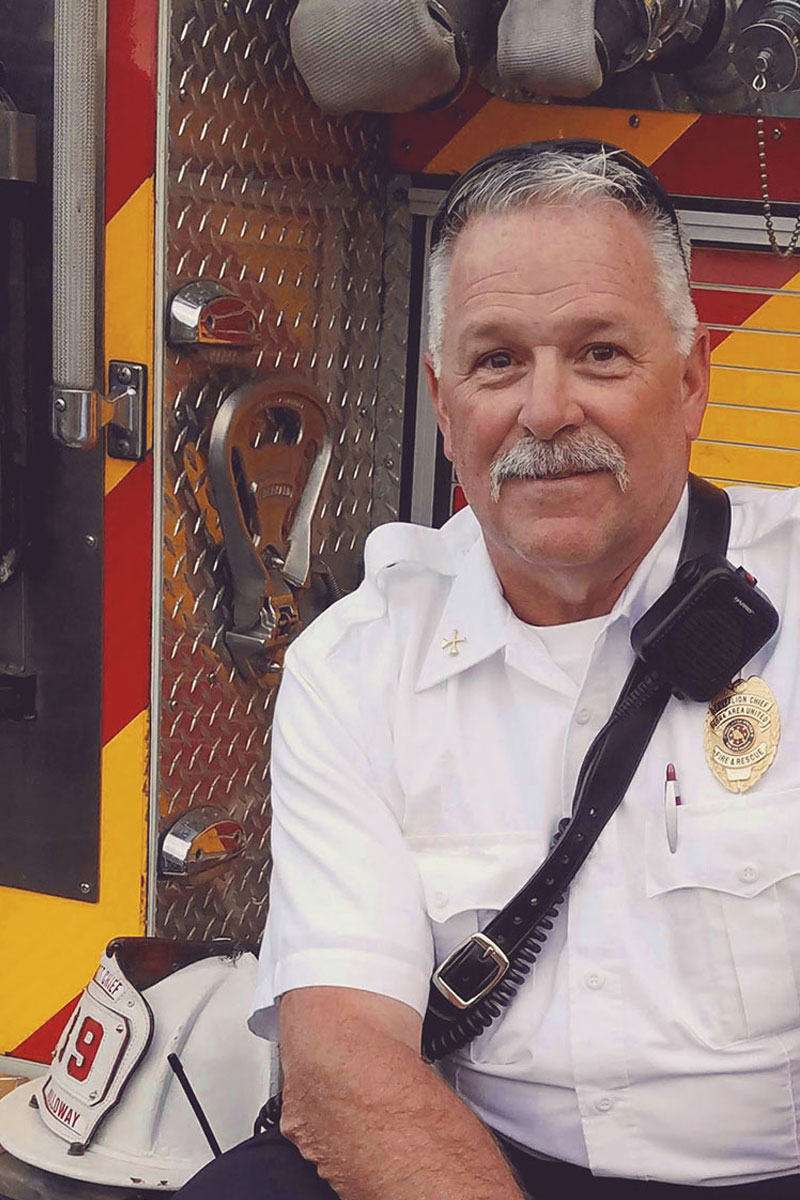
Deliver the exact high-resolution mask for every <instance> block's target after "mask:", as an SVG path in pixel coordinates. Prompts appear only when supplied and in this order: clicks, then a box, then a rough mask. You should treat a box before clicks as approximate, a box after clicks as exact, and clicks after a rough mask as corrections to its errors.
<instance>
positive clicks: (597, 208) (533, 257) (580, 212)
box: [450, 201, 655, 290]
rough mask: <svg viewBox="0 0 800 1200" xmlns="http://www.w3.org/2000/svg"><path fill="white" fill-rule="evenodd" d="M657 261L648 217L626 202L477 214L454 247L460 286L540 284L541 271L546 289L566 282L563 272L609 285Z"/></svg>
mask: <svg viewBox="0 0 800 1200" xmlns="http://www.w3.org/2000/svg"><path fill="white" fill-rule="evenodd" d="M654 267H655V262H654V259H653V255H652V249H651V246H650V243H649V240H648V238H647V235H646V231H645V227H644V224H643V222H642V220H641V218H639V217H637V216H636V215H635V214H632V213H630V212H628V211H627V210H626V209H625V208H623V207H622V206H621V205H620V204H617V203H616V202H614V201H611V202H608V203H598V202H596V203H594V204H592V205H591V206H586V205H579V204H570V205H566V204H564V205H555V204H547V205H544V204H538V203H537V204H532V205H525V206H520V207H516V208H513V209H509V210H506V211H503V212H492V213H480V214H476V215H475V216H474V217H472V218H470V220H469V222H468V223H467V224H466V225H465V226H464V228H463V230H462V231H461V232H460V233H459V236H458V238H457V240H456V242H455V245H454V247H453V254H452V259H451V270H450V275H451V280H452V282H454V283H455V284H456V286H457V287H458V289H459V290H460V289H461V288H463V287H465V286H466V287H467V288H470V287H472V286H475V285H476V284H477V283H478V282H479V281H481V280H482V279H485V282H486V284H487V285H488V286H489V287H491V285H492V283H493V282H497V284H498V286H500V287H502V286H503V284H504V283H506V284H508V283H509V282H510V280H511V278H512V277H517V280H518V282H522V281H523V278H524V277H525V276H527V277H528V278H529V282H531V283H535V281H536V278H537V273H538V272H539V271H541V272H542V286H543V288H545V289H547V288H552V287H554V286H558V283H559V278H560V276H562V275H563V277H564V280H567V279H568V278H569V277H570V276H572V277H574V278H578V279H589V280H593V279H594V280H596V281H597V283H598V285H600V286H601V287H602V282H603V279H604V278H606V279H608V280H612V281H613V279H614V277H616V276H619V275H620V274H621V273H624V274H626V275H627V274H628V273H629V272H630V271H631V270H632V269H635V270H637V271H644V272H645V273H646V274H647V275H648V276H650V275H651V274H652V271H653V269H654ZM587 272H589V273H590V274H589V275H586V274H585V273H587ZM612 286H613V284H612Z"/></svg>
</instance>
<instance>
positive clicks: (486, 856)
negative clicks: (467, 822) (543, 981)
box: [409, 832, 547, 1063]
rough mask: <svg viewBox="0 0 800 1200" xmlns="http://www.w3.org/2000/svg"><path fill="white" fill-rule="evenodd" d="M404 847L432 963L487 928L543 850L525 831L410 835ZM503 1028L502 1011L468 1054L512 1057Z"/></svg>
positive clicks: (540, 840) (537, 839)
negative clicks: (416, 880) (418, 887)
mask: <svg viewBox="0 0 800 1200" xmlns="http://www.w3.org/2000/svg"><path fill="white" fill-rule="evenodd" d="M409 848H410V849H411V850H412V851H413V853H414V855H415V857H416V860H417V864H418V867H419V873H420V877H421V879H422V886H423V891H424V894H425V907H426V909H427V912H428V918H429V920H430V925H431V932H432V935H433V943H434V949H435V955H436V965H437V966H438V965H439V964H440V963H441V962H442V961H443V960H444V959H445V958H446V957H447V955H448V954H449V953H450V952H451V951H452V950H454V949H455V948H456V946H459V945H460V944H461V942H463V941H464V940H465V939H466V938H468V937H469V936H470V935H471V934H473V933H477V932H478V930H481V929H485V928H486V926H487V925H488V923H489V921H491V919H492V918H493V917H495V916H496V915H497V913H498V912H499V911H500V909H502V908H504V907H505V905H506V904H507V903H508V901H509V900H510V899H511V897H512V896H513V895H515V893H516V892H518V891H519V889H520V888H521V887H522V886H523V884H525V883H526V882H527V881H528V879H529V878H530V877H531V875H533V873H534V871H535V870H536V868H537V867H538V866H539V865H540V863H541V862H542V861H543V859H544V858H545V856H546V853H547V843H546V841H545V839H544V838H542V837H541V836H539V835H538V834H532V833H528V832H525V833H516V834H514V833H512V834H507V835H503V836H502V837H496V836H492V835H478V836H469V837H463V836H460V835H459V836H440V837H431V838H412V839H409ZM512 1003H513V1004H515V1005H516V1004H517V1003H518V999H515V1000H514V1001H513V1002H512ZM507 1030H508V1024H507V1015H506V1014H505V1013H504V1014H503V1016H502V1017H500V1018H498V1020H497V1021H495V1022H494V1024H493V1025H492V1026H491V1027H490V1029H489V1030H487V1031H486V1033H484V1034H483V1035H482V1036H481V1037H480V1038H478V1039H477V1040H476V1041H474V1042H473V1043H472V1044H471V1046H470V1049H469V1056H470V1058H471V1059H472V1060H473V1061H479V1062H486V1061H494V1062H497V1063H502V1062H511V1061H514V1060H515V1059H516V1058H517V1057H518V1048H517V1047H516V1044H515V1042H514V1040H513V1039H512V1041H511V1042H509V1041H508V1039H507V1038H506V1037H505V1033H506V1031H507ZM501 1031H502V1032H501Z"/></svg>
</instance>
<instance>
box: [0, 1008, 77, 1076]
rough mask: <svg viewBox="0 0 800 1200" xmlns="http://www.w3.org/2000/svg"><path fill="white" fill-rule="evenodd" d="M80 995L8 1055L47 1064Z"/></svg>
mask: <svg viewBox="0 0 800 1200" xmlns="http://www.w3.org/2000/svg"><path fill="white" fill-rule="evenodd" d="M80 998H81V997H80V994H78V995H77V996H74V997H73V998H72V1000H70V1001H68V1002H67V1003H66V1004H65V1005H64V1007H63V1008H60V1009H59V1010H58V1012H57V1013H53V1015H52V1017H49V1018H48V1019H47V1020H46V1021H45V1023H44V1025H40V1026H39V1028H38V1029H35V1030H34V1031H33V1033H32V1034H30V1035H29V1036H28V1037H26V1038H25V1039H24V1040H23V1041H21V1042H20V1044H19V1045H18V1046H15V1047H14V1048H13V1050H9V1051H8V1053H9V1054H10V1055H12V1057H14V1058H25V1059H27V1060H28V1062H40V1063H49V1062H50V1060H51V1058H52V1057H53V1050H54V1049H55V1047H56V1045H57V1043H58V1039H59V1038H60V1037H61V1034H62V1033H63V1032H64V1027H65V1025H66V1023H67V1021H68V1020H69V1019H70V1017H71V1016H72V1014H73V1013H74V1011H75V1007H76V1005H77V1003H78V1001H79V1000H80Z"/></svg>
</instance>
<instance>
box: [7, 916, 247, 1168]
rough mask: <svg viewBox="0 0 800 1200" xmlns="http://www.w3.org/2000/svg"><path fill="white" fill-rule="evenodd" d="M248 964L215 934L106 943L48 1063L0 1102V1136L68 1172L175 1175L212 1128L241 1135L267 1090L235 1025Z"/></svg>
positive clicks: (18, 1150)
mask: <svg viewBox="0 0 800 1200" xmlns="http://www.w3.org/2000/svg"><path fill="white" fill-rule="evenodd" d="M255 973H256V958H255V954H254V953H253V951H252V950H251V949H243V948H242V947H241V946H240V945H237V944H236V943H233V942H231V941H227V940H224V941H217V942H207V943H187V942H172V941H167V940H166V939H161V938H118V939H116V940H115V941H113V942H111V943H110V945H109V946H108V949H107V950H106V952H105V954H104V955H103V957H102V958H101V960H100V966H99V967H98V969H97V971H96V972H95V974H94V976H93V978H92V979H91V980H90V982H89V984H88V985H87V987H86V989H85V991H84V993H83V995H82V997H81V1000H80V1003H79V1004H78V1007H77V1009H76V1010H75V1014H74V1016H73V1017H72V1019H71V1020H70V1022H69V1023H68V1024H67V1027H66V1029H65V1030H64V1033H63V1035H62V1037H61V1040H60V1041H59V1044H58V1046H57V1048H56V1052H55V1055H54V1057H53V1065H52V1067H51V1069H50V1073H49V1074H48V1075H46V1076H44V1077H42V1078H40V1079H35V1080H33V1081H32V1082H31V1083H28V1084H24V1085H22V1086H21V1087H18V1088H16V1089H15V1090H14V1091H13V1092H11V1093H9V1095H8V1096H6V1097H5V1098H4V1099H3V1100H0V1145H2V1146H3V1147H4V1148H5V1149H6V1150H8V1151H9V1152H10V1153H11V1154H14V1155H16V1157H17V1158H20V1159H22V1160H23V1162H27V1163H31V1164H32V1165H33V1166H36V1167H40V1168H42V1169H44V1170H46V1171H53V1172H55V1173H56V1174H58V1175H67V1176H71V1177H72V1178H74V1179H83V1180H87V1181H91V1182H93V1183H101V1184H111V1185H120V1186H127V1187H131V1186H132V1185H133V1186H137V1187H140V1188H156V1189H164V1190H169V1191H173V1190H175V1189H176V1188H179V1187H181V1186H182V1185H183V1184H184V1183H185V1182H186V1181H187V1180H188V1179H190V1178H191V1177H192V1175H194V1174H195V1173H196V1172H197V1171H199V1170H200V1168H201V1167H203V1166H205V1164H206V1163H207V1162H209V1161H210V1160H211V1158H212V1157H213V1154H214V1151H213V1150H212V1146H211V1143H212V1142H213V1141H214V1140H216V1142H217V1143H218V1145H219V1147H220V1148H221V1149H222V1150H227V1149H229V1148H230V1147H231V1146H235V1145H236V1144H237V1143H238V1142H241V1141H244V1139H245V1138H247V1137H249V1136H250V1135H251V1134H252V1132H253V1122H254V1120H255V1117H256V1114H257V1113H258V1110H259V1108H260V1107H261V1105H262V1104H263V1102H264V1100H265V1098H266V1097H267V1095H268V1085H269V1074H270V1050H269V1045H268V1044H265V1043H264V1042H263V1041H261V1040H260V1039H258V1038H256V1037H255V1035H254V1034H252V1033H250V1031H249V1030H248V1028H247V1014H248V1010H249V1007H250V1002H251V999H252V995H253V991H254V988H255ZM168 1056H169V1058H170V1061H168ZM174 1056H177V1061H176V1058H175V1057H174ZM171 1064H172V1065H171ZM179 1074H183V1076H184V1079H185V1080H188V1084H189V1086H190V1091H191V1092H193V1093H194V1097H195V1107H197V1102H199V1108H200V1109H201V1110H202V1114H203V1115H204V1117H205V1119H206V1120H207V1126H208V1129H209V1134H206V1133H204V1132H203V1128H202V1126H201V1121H202V1120H203V1115H201V1116H200V1117H198V1116H197V1114H196V1111H195V1109H194V1108H193V1107H192V1102H191V1100H190V1099H189V1098H188V1096H187V1092H186V1090H185V1088H184V1086H183V1085H182V1083H181V1082H180V1080H179V1078H178V1075H179Z"/></svg>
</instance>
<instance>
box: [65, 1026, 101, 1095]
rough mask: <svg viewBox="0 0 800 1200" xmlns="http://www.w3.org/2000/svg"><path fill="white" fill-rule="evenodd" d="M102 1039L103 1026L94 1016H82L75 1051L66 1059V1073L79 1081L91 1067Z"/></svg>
mask: <svg viewBox="0 0 800 1200" xmlns="http://www.w3.org/2000/svg"><path fill="white" fill-rule="evenodd" d="M102 1040H103V1026H102V1025H101V1024H100V1022H99V1021H95V1019H94V1017H84V1019H83V1024H82V1025H81V1028H80V1032H79V1033H78V1036H77V1038H76V1040H75V1051H74V1053H73V1054H71V1055H70V1057H69V1059H68V1060H67V1074H68V1075H71V1076H72V1078H73V1079H77V1080H79V1081H80V1082H83V1080H84V1079H85V1078H86V1076H87V1075H88V1074H89V1072H90V1071H91V1069H92V1063H93V1062H94V1060H95V1058H96V1057H97V1051H98V1050H99V1049H100V1043H101V1042H102Z"/></svg>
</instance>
